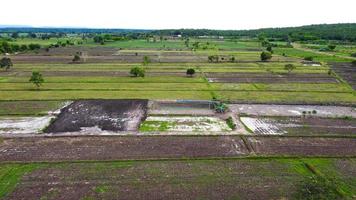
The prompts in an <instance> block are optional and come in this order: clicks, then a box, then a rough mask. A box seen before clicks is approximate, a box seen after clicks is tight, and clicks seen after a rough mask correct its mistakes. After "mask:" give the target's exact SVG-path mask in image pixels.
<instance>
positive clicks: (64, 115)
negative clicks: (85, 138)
mask: <svg viewBox="0 0 356 200" xmlns="http://www.w3.org/2000/svg"><path fill="white" fill-rule="evenodd" d="M146 112H147V100H81V101H76V102H74V103H72V104H71V105H69V106H67V107H65V108H63V109H62V110H61V113H60V114H59V115H58V117H57V119H56V120H55V121H54V122H53V123H52V124H50V125H49V126H48V128H47V129H46V132H47V133H58V132H80V131H85V132H88V131H89V132H90V131H95V132H98V133H100V132H101V131H113V132H116V131H134V130H137V128H138V126H139V124H140V123H141V121H142V120H143V119H144V118H146Z"/></svg>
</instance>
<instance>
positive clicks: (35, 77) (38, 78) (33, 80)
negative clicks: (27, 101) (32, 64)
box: [29, 71, 44, 88]
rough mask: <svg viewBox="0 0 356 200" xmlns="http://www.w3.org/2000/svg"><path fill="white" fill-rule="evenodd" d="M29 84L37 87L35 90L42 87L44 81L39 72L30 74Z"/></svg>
mask: <svg viewBox="0 0 356 200" xmlns="http://www.w3.org/2000/svg"><path fill="white" fill-rule="evenodd" d="M29 82H31V83H33V84H35V85H36V86H37V88H39V87H40V86H41V85H42V83H43V82H44V79H43V77H42V74H41V73H40V72H37V71H34V72H32V76H31V78H30V80H29Z"/></svg>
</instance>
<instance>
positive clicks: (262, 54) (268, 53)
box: [261, 51, 272, 61]
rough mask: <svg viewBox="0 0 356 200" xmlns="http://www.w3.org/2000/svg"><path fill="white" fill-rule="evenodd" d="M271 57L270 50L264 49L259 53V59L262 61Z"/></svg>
mask: <svg viewBox="0 0 356 200" xmlns="http://www.w3.org/2000/svg"><path fill="white" fill-rule="evenodd" d="M271 58H272V54H271V52H268V51H264V52H262V53H261V60H262V61H267V60H270V59H271Z"/></svg>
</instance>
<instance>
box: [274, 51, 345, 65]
mask: <svg viewBox="0 0 356 200" xmlns="http://www.w3.org/2000/svg"><path fill="white" fill-rule="evenodd" d="M273 50H274V53H275V54H279V55H282V54H283V53H284V54H285V55H286V56H288V57H297V58H302V59H303V58H305V57H308V56H311V57H313V58H314V61H319V62H349V61H351V60H350V59H345V58H340V57H337V56H329V55H325V54H319V53H314V52H309V51H303V50H299V49H294V48H274V49H273Z"/></svg>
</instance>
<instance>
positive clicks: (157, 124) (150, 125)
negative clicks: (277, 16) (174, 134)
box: [139, 121, 175, 132]
mask: <svg viewBox="0 0 356 200" xmlns="http://www.w3.org/2000/svg"><path fill="white" fill-rule="evenodd" d="M174 126H175V123H174V122H165V121H145V122H144V123H142V124H141V126H140V129H139V130H140V131H142V132H152V131H167V130H169V129H170V128H172V127H174Z"/></svg>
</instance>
